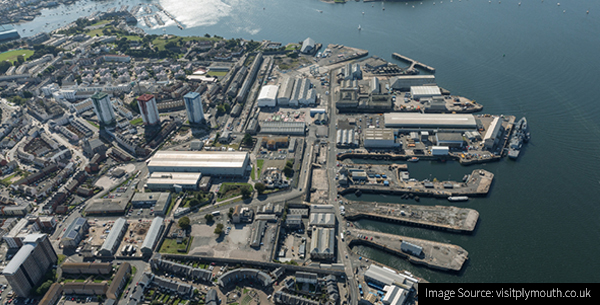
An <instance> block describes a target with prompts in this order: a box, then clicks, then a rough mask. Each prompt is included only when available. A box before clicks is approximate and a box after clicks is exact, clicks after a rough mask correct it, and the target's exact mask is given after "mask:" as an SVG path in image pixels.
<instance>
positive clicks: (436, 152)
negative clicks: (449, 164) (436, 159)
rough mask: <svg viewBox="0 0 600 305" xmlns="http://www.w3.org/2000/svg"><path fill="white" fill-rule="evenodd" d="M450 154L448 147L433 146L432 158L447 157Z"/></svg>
mask: <svg viewBox="0 0 600 305" xmlns="http://www.w3.org/2000/svg"><path fill="white" fill-rule="evenodd" d="M448 153H450V148H448V146H431V155H432V156H447V155H448Z"/></svg>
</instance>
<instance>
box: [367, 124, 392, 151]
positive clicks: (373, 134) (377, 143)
mask: <svg viewBox="0 0 600 305" xmlns="http://www.w3.org/2000/svg"><path fill="white" fill-rule="evenodd" d="M364 146H365V148H377V147H380V148H391V147H396V146H398V145H397V144H396V142H395V140H394V131H393V130H391V129H387V128H385V129H374V128H367V129H365V133H364Z"/></svg>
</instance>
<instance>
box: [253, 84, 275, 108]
mask: <svg viewBox="0 0 600 305" xmlns="http://www.w3.org/2000/svg"><path fill="white" fill-rule="evenodd" d="M277 90H279V86H276V85H268V86H263V87H262V89H260V93H259V94H258V99H257V102H258V107H275V106H276V105H277Z"/></svg>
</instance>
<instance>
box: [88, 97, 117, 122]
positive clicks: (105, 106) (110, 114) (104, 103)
mask: <svg viewBox="0 0 600 305" xmlns="http://www.w3.org/2000/svg"><path fill="white" fill-rule="evenodd" d="M92 104H93V105H94V112H96V115H97V116H98V121H100V122H101V123H102V124H104V125H112V124H114V123H115V119H116V116H115V110H114V109H113V106H112V102H111V101H110V98H109V96H108V94H106V93H104V92H96V93H95V94H94V95H92Z"/></svg>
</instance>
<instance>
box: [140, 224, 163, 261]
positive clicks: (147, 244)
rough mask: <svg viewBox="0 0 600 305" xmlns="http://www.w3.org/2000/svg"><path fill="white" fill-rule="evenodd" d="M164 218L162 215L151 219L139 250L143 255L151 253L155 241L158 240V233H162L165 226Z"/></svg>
mask: <svg viewBox="0 0 600 305" xmlns="http://www.w3.org/2000/svg"><path fill="white" fill-rule="evenodd" d="M164 220H165V219H164V218H162V217H155V218H154V220H152V224H151V225H150V229H149V230H148V233H147V234H146V238H144V243H143V244H142V247H141V248H140V251H142V253H143V254H144V255H145V256H150V255H152V252H153V249H154V246H156V242H157V241H158V239H159V237H160V234H162V231H163V229H164V227H165V225H164Z"/></svg>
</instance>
